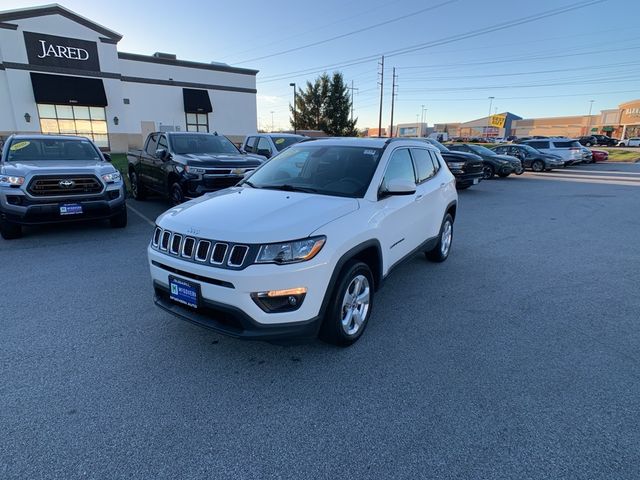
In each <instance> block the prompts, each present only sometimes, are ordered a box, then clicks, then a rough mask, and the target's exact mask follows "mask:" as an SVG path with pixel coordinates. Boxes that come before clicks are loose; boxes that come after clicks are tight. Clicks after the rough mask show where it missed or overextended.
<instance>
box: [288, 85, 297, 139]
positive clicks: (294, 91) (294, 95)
mask: <svg viewBox="0 0 640 480" xmlns="http://www.w3.org/2000/svg"><path fill="white" fill-rule="evenodd" d="M289 86H290V87H293V133H294V134H295V133H298V119H297V118H296V117H297V114H296V101H297V100H298V99H297V98H296V96H297V91H296V84H295V82H292V83H290V84H289Z"/></svg>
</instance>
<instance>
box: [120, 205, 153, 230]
mask: <svg viewBox="0 0 640 480" xmlns="http://www.w3.org/2000/svg"><path fill="white" fill-rule="evenodd" d="M127 208H128V209H129V210H131V211H132V212H133V213H135V214H136V215H138V216H139V217H140V218H141V219H143V220H144V221H145V222H147V223H148V224H149V225H151V226H152V227H155V226H156V224H155V222H153V220H151V219H150V218H149V217H147V216H146V215H145V214H144V213H142V212H141V211H139V210H138V209H137V208H133V207H132V206H131V205H129V204H128V203H127Z"/></svg>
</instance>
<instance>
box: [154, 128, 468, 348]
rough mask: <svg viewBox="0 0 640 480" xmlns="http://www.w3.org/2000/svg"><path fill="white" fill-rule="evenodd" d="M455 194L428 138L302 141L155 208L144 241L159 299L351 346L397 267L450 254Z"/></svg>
mask: <svg viewBox="0 0 640 480" xmlns="http://www.w3.org/2000/svg"><path fill="white" fill-rule="evenodd" d="M457 198H458V196H457V192H456V187H455V178H454V176H453V175H452V174H451V172H450V171H449V169H448V168H447V166H446V164H445V162H444V161H443V159H442V156H441V155H440V152H439V151H438V150H437V149H435V148H434V147H432V146H430V145H427V144H426V143H425V142H423V141H420V140H411V139H396V138H393V139H384V138H368V139H366V138H365V139H363V138H327V139H315V140H310V141H305V142H301V143H297V144H295V145H292V146H290V147H289V148H287V149H286V150H284V151H283V152H281V153H279V154H278V155H276V156H275V157H273V158H272V159H270V160H269V161H268V162H266V163H264V164H263V165H262V166H261V167H260V168H258V169H257V170H256V171H255V172H253V173H252V174H251V175H250V176H248V177H247V178H245V179H244V180H243V181H242V182H241V183H240V184H239V185H237V186H235V187H232V188H228V189H225V190H222V191H219V192H216V193H212V194H209V195H206V196H204V197H200V198H198V199H194V200H191V201H189V202H187V203H184V204H182V205H180V206H179V207H174V208H172V209H169V210H168V211H167V212H165V213H164V214H162V215H160V217H158V219H157V221H156V228H155V231H154V233H153V236H152V239H151V241H150V244H149V247H148V250H147V252H148V261H149V267H150V271H151V278H152V282H153V287H154V290H155V296H154V300H155V303H156V305H157V306H158V307H160V308H162V309H163V310H165V311H167V312H169V313H171V314H173V315H176V316H177V317H180V318H182V319H184V320H188V321H190V322H193V323H196V324H199V325H201V326H205V327H209V328H212V329H214V330H216V331H218V332H221V333H224V334H227V335H231V336H235V337H241V338H251V339H265V340H271V341H273V340H278V341H282V340H284V339H285V338H304V337H307V338H308V337H315V336H318V335H320V337H321V338H322V339H323V340H325V341H328V342H330V343H334V344H337V345H341V346H347V345H350V344H352V343H354V342H355V341H356V340H358V338H360V336H361V335H362V332H363V331H364V329H365V328H366V326H367V324H368V322H369V320H370V318H371V314H372V311H373V306H374V293H375V291H376V290H377V289H378V288H379V287H380V285H381V284H382V281H383V280H384V279H385V278H386V277H387V275H389V273H390V272H391V271H392V270H393V268H394V267H396V266H397V265H399V264H400V263H401V262H402V261H403V260H406V259H409V258H412V257H413V256H414V255H415V254H416V253H419V252H424V253H425V254H426V257H427V258H428V259H429V260H432V261H435V262H443V261H445V260H446V259H447V257H448V256H449V253H450V252H451V245H452V240H453V224H454V221H455V218H456V209H457Z"/></svg>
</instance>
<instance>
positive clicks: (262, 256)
mask: <svg viewBox="0 0 640 480" xmlns="http://www.w3.org/2000/svg"><path fill="white" fill-rule="evenodd" d="M326 241H327V237H313V238H306V239H304V240H296V241H294V242H283V243H270V244H268V245H262V246H261V247H260V251H259V252H258V258H257V259H256V263H278V264H283V263H295V262H306V261H307V260H311V259H312V258H313V257H315V256H316V255H317V254H318V252H319V251H320V250H322V247H323V246H324V244H325V242H326Z"/></svg>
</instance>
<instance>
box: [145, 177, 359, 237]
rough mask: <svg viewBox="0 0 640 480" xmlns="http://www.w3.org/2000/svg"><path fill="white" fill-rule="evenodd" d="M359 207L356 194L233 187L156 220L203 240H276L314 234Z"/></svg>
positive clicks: (181, 207) (180, 206) (206, 196)
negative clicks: (340, 194) (350, 195)
mask: <svg viewBox="0 0 640 480" xmlns="http://www.w3.org/2000/svg"><path fill="white" fill-rule="evenodd" d="M358 208H359V203H358V200H356V199H355V198H342V197H331V196H327V195H317V194H311V193H302V192H285V191H280V190H266V189H257V188H250V187H232V188H228V189H225V190H221V191H219V192H215V193H211V194H208V195H205V196H203V197H200V198H197V199H195V200H191V201H189V202H187V203H184V204H182V205H179V206H177V207H174V208H172V209H170V210H168V211H166V212H165V213H163V214H162V215H160V216H159V217H158V219H157V221H156V222H157V223H158V225H160V226H161V227H162V228H166V229H168V230H171V231H176V232H179V233H183V234H191V235H194V236H196V237H200V238H209V239H212V240H221V241H226V242H234V243H273V242H281V241H286V240H296V239H299V238H305V237H308V236H309V235H310V234H311V233H313V232H314V231H315V230H317V229H318V228H320V227H322V226H323V225H325V224H327V223H329V222H331V221H333V220H336V219H337V218H340V217H342V216H344V215H347V214H349V213H351V212H353V211H355V210H357V209H358Z"/></svg>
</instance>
